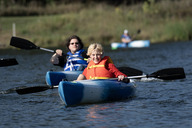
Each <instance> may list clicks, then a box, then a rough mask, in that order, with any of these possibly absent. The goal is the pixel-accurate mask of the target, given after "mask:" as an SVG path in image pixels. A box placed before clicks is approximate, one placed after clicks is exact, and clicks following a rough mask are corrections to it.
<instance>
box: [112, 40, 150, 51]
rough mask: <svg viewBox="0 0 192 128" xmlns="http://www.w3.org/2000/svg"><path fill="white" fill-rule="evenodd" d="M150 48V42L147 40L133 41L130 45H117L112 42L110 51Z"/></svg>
mask: <svg viewBox="0 0 192 128" xmlns="http://www.w3.org/2000/svg"><path fill="white" fill-rule="evenodd" d="M149 46H150V41H149V40H135V41H131V42H130V43H128V44H126V43H118V42H113V43H111V49H112V50H115V49H118V48H145V47H149Z"/></svg>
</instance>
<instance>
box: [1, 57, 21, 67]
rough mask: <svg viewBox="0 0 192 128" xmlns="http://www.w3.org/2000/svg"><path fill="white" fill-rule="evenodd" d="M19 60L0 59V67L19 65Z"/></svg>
mask: <svg viewBox="0 0 192 128" xmlns="http://www.w3.org/2000/svg"><path fill="white" fill-rule="evenodd" d="M17 64H18V62H17V60H16V59H15V58H10V59H4V58H1V59H0V67H5V66H12V65H17Z"/></svg>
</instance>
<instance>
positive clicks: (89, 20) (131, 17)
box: [0, 0, 192, 48]
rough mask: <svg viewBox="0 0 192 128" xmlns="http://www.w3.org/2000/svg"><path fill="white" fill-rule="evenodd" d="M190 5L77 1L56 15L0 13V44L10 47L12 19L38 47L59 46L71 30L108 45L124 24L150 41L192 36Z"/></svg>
mask: <svg viewBox="0 0 192 128" xmlns="http://www.w3.org/2000/svg"><path fill="white" fill-rule="evenodd" d="M191 5H192V2H191V1H190V0H186V1H175V2H170V1H162V2H160V3H153V0H151V3H150V4H148V3H144V4H139V5H134V6H123V5H121V6H119V7H113V6H109V5H105V4H94V5H90V6H89V7H87V8H83V5H78V9H79V10H78V11H74V10H73V11H71V12H70V11H68V12H67V13H63V14H57V15H45V16H31V17H1V18H0V47H1V48H2V47H5V48H7V47H9V41H10V38H11V36H12V24H13V23H15V24H16V36H18V37H22V38H26V39H29V40H31V41H33V42H34V43H35V44H36V45H38V46H41V47H60V46H62V45H63V44H64V42H65V40H66V38H67V37H69V36H70V35H73V34H76V35H79V36H80V37H81V38H82V40H83V41H84V42H85V44H86V46H88V45H89V44H90V43H93V42H101V43H102V44H106V45H109V44H110V43H111V42H113V41H117V42H119V41H120V36H121V34H122V32H123V30H124V29H125V28H126V29H128V30H129V32H130V34H131V35H133V36H134V35H136V31H137V30H138V29H140V30H141V33H140V34H138V35H137V36H136V37H135V39H147V40H150V41H151V42H152V43H157V42H167V41H186V40H192V18H191V14H192V12H191V10H190V7H191ZM60 6H63V7H65V5H60ZM66 6H70V7H72V6H71V5H66ZM81 6H82V7H81ZM74 7H75V6H74ZM56 8H57V7H55V9H56ZM58 8H61V7H58ZM68 8H69V7H68Z"/></svg>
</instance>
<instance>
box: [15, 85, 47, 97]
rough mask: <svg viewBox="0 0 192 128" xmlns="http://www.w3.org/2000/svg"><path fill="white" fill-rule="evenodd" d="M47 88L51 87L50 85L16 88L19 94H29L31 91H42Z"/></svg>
mask: <svg viewBox="0 0 192 128" xmlns="http://www.w3.org/2000/svg"><path fill="white" fill-rule="evenodd" d="M47 89H50V86H33V87H26V88H20V89H16V90H15V91H16V92H17V93H18V94H20V95H22V94H29V93H35V92H42V91H45V90H47Z"/></svg>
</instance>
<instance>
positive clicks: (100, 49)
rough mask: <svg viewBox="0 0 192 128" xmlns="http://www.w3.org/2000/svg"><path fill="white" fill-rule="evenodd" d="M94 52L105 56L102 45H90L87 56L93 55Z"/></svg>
mask: <svg viewBox="0 0 192 128" xmlns="http://www.w3.org/2000/svg"><path fill="white" fill-rule="evenodd" d="M94 50H96V51H98V52H100V54H103V47H102V46H101V44H98V43H93V44H90V45H89V47H88V51H87V55H88V56H90V55H91V53H92V52H93V51H94Z"/></svg>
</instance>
